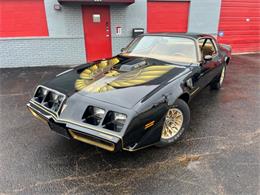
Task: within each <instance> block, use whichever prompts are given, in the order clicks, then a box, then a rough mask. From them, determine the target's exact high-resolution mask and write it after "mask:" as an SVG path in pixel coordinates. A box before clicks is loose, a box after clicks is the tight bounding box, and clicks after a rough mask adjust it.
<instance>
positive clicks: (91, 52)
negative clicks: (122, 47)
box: [82, 5, 112, 62]
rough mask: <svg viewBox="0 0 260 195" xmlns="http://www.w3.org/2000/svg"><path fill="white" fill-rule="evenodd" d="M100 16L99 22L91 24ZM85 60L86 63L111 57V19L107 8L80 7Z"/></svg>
mask: <svg viewBox="0 0 260 195" xmlns="http://www.w3.org/2000/svg"><path fill="white" fill-rule="evenodd" d="M93 14H100V16H101V17H100V22H97V23H94V22H93ZM82 17H83V28H84V39H85V51H86V60H87V61H88V62H90V61H95V60H98V59H102V58H108V57H111V56H112V41H111V18H110V7H109V6H100V5H98V6H95V5H90V6H82Z"/></svg>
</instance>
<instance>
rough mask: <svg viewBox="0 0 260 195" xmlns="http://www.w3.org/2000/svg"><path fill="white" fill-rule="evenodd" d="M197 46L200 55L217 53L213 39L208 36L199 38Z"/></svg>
mask: <svg viewBox="0 0 260 195" xmlns="http://www.w3.org/2000/svg"><path fill="white" fill-rule="evenodd" d="M199 47H200V50H201V53H202V56H203V57H204V56H206V55H211V56H212V55H214V54H216V53H217V51H216V48H215V46H214V44H213V41H212V40H211V39H210V38H206V39H200V40H199Z"/></svg>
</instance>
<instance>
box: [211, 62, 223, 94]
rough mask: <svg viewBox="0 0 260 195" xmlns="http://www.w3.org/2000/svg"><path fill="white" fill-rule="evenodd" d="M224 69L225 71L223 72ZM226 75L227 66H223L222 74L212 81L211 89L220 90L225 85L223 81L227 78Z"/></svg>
mask: <svg viewBox="0 0 260 195" xmlns="http://www.w3.org/2000/svg"><path fill="white" fill-rule="evenodd" d="M223 71H224V73H223ZM222 74H224V77H223V79H221V75H222ZM225 76H226V66H223V68H222V69H221V72H220V74H219V75H218V76H217V77H216V78H215V79H214V80H213V81H212V83H211V84H210V89H212V90H219V89H220V88H221V87H222V85H223V81H224V79H225Z"/></svg>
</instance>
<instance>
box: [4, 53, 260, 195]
mask: <svg viewBox="0 0 260 195" xmlns="http://www.w3.org/2000/svg"><path fill="white" fill-rule="evenodd" d="M62 70H64V68H57V67H54V68H50V67H48V68H20V69H2V70H0V71H1V73H0V75H1V77H0V83H1V88H0V103H1V107H0V108H1V113H0V123H1V126H0V194H2V193H3V194H5V193H7V194H43V193H49V194H50V193H57V194H58V193H64V194H72V193H79V194H260V117H259V113H260V93H259V92H260V77H259V75H260V54H251V55H237V56H233V59H232V62H231V64H230V66H229V67H228V70H227V76H226V80H225V81H224V87H223V88H222V89H221V90H220V91H219V92H217V91H210V90H209V89H205V90H203V91H202V92H201V93H200V94H199V95H198V96H197V97H196V98H195V99H194V100H193V101H192V102H191V104H190V107H191V115H192V117H191V125H190V129H189V131H187V132H186V134H185V136H184V137H183V139H182V140H181V141H179V142H178V143H176V144H174V145H172V146H170V147H167V148H156V147H150V148H147V149H144V150H141V151H138V152H134V153H129V152H119V153H109V152H106V151H104V150H102V149H98V148H95V147H93V146H89V145H86V144H84V143H80V142H77V141H69V140H66V139H64V138H63V137H60V136H58V135H56V134H55V133H53V132H51V131H50V130H49V128H48V127H47V126H45V124H43V123H42V122H41V121H38V120H36V119H35V118H33V117H32V115H31V114H30V113H29V112H28V111H27V109H26V106H25V105H26V102H27V101H28V100H29V98H30V97H31V95H32V92H33V89H34V87H35V86H36V85H37V84H38V83H39V82H42V81H44V80H47V79H48V78H51V77H52V76H54V75H56V74H57V73H59V72H61V71H62Z"/></svg>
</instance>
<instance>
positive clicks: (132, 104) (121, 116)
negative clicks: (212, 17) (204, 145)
mask: <svg viewBox="0 0 260 195" xmlns="http://www.w3.org/2000/svg"><path fill="white" fill-rule="evenodd" d="M230 57H231V49H230V47H229V46H227V45H222V44H218V43H217V41H216V40H215V38H214V37H212V36H210V35H202V34H172V33H161V34H144V35H141V36H139V37H137V38H135V39H134V40H133V41H132V42H131V43H130V44H129V45H128V47H127V48H124V49H122V53H120V54H119V55H117V56H115V57H112V58H109V59H102V60H98V61H95V62H91V63H87V64H83V65H79V66H77V67H75V68H72V69H69V70H67V71H65V72H62V73H60V74H58V75H56V77H55V78H53V79H52V80H50V81H48V82H46V83H44V84H42V85H39V86H38V87H37V88H36V90H35V93H34V95H33V97H32V99H31V100H30V101H29V103H28V104H27V106H28V108H29V110H30V111H31V112H32V114H33V115H34V116H35V117H37V118H38V119H41V120H43V121H44V122H46V123H47V124H48V125H49V126H50V128H51V129H52V130H53V131H55V132H57V133H58V134H60V135H62V136H64V137H66V138H69V139H76V140H79V141H82V142H85V143H87V144H91V145H95V146H97V147H100V148H103V149H106V150H108V151H118V150H121V149H123V150H128V151H135V150H138V149H141V148H144V147H148V146H151V145H158V146H166V145H169V144H171V143H173V142H175V141H176V140H177V139H178V138H180V136H181V135H182V134H183V133H184V131H185V130H187V129H188V126H189V122H190V110H189V106H188V102H189V101H190V100H191V99H192V98H193V97H194V96H195V95H196V94H197V93H198V92H199V91H200V90H202V89H203V88H205V87H206V86H210V87H211V88H212V89H220V88H221V86H222V83H223V80H224V77H225V72H226V65H227V64H228V63H229V60H230Z"/></svg>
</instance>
